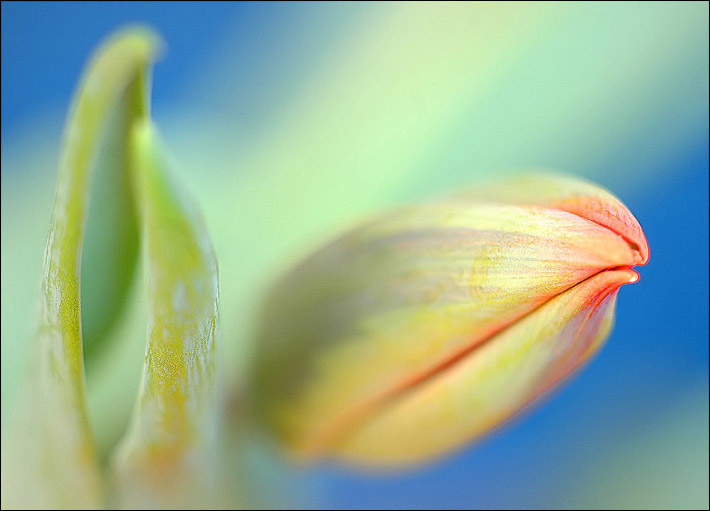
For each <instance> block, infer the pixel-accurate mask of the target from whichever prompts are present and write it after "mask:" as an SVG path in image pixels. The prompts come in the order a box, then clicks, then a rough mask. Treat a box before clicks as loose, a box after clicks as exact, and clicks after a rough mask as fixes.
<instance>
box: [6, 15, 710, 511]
mask: <svg viewBox="0 0 710 511" xmlns="http://www.w3.org/2000/svg"><path fill="white" fill-rule="evenodd" d="M127 22H142V23H146V24H149V25H151V26H152V27H154V28H155V29H157V30H158V31H159V32H160V33H161V34H162V35H163V37H164V38H165V40H166V43H167V47H168V51H167V53H166V55H165V58H164V59H163V60H162V61H161V62H159V63H158V65H157V67H156V69H155V73H154V93H153V101H154V116H155V118H156V120H157V123H158V125H159V126H160V127H161V128H162V131H163V135H164V138H165V139H166V141H167V144H168V145H169V146H170V147H171V148H172V152H173V155H174V159H175V166H176V168H177V172H178V173H179V174H180V178H181V179H182V180H183V181H184V182H185V183H187V185H188V188H189V189H190V190H191V191H192V193H193V194H194V195H195V197H196V199H197V202H198V203H199V205H200V207H201V209H202V211H203V213H204V215H205V219H206V222H207V226H208V229H209V231H210V234H211V236H212V238H213V241H214V244H215V247H216V251H217V255H218V258H219V265H220V285H221V307H222V308H221V314H222V344H223V350H222V357H223V362H224V363H223V369H224V376H225V378H226V382H227V385H228V387H229V388H231V389H234V388H238V387H239V385H240V384H241V383H242V382H243V379H244V375H245V364H246V363H247V361H248V357H249V353H250V350H251V346H250V344H249V342H250V338H251V333H252V331H253V327H254V320H255V314H256V311H257V309H258V305H259V301H260V299H261V297H262V295H263V292H264V290H265V289H266V287H267V286H268V285H269V284H270V283H271V282H272V281H273V279H275V278H276V277H277V276H278V274H279V273H280V272H281V271H283V270H284V269H285V268H287V267H288V266H289V265H290V264H292V263H293V262H294V261H296V260H297V259H298V258H299V257H300V256H301V255H302V254H304V253H306V252H307V251H308V250H310V249H311V248H312V247H313V246H315V245H316V244H317V243H319V242H321V241H323V240H324V239H327V238H328V237H329V236H332V235H333V234H334V233H336V232H338V231H340V230H342V229H344V228H346V227H347V226H349V225H352V224H353V223H355V222H357V221H360V220H361V219H363V218H365V217H366V216H368V215H370V214H373V213H375V212H377V211H380V210H382V209H384V208H387V207H391V206H392V205H395V204H399V203H403V202H408V201H412V200H417V199H422V198H426V197H431V196H433V195H436V194H441V193H445V192H448V191H451V190H456V189H457V188H461V187H466V186H471V184H472V183H475V182H476V180H478V179H481V178H491V177H495V176H498V175H503V174H505V173H507V172H509V171H511V170H515V169H520V168H530V167H541V168H553V169H559V170H563V171H565V172H568V173H573V174H577V175H580V176H584V177H587V178H589V179H592V180H593V181H596V182H598V183H600V184H602V185H603V186H605V187H607V188H609V189H610V190H611V191H613V192H614V193H615V194H616V195H618V196H619V197H620V198H621V199H622V201H623V202H624V203H625V204H626V205H627V206H628V207H629V209H630V210H631V211H632V212H633V213H634V214H635V215H636V216H637V218H638V219H639V221H640V222H641V224H642V226H643V227H644V230H645V232H646V235H647V237H648V240H649V244H650V247H651V261H650V263H649V265H648V266H647V267H644V268H642V269H641V270H640V273H641V281H640V282H639V283H638V284H634V285H633V286H626V287H625V288H624V289H623V290H622V291H621V293H620V295H621V296H620V298H619V305H618V316H617V325H616V328H615V330H614V332H613V334H612V336H611V338H610V339H609V342H608V345H607V346H606V347H605V348H604V349H603V350H602V352H601V354H600V355H599V356H598V357H597V358H596V359H595V360H594V361H593V362H592V363H591V364H590V365H589V367H588V368H587V369H586V370H585V371H583V372H582V373H581V374H580V375H579V376H577V377H576V378H575V379H574V380H573V381H572V383H571V384H569V385H567V386H566V387H565V388H564V389H562V390H561V391H560V392H558V393H557V395H556V396H554V397H553V398H552V399H549V400H548V401H547V402H545V403H544V404H543V405H542V406H540V407H538V408H537V409H536V410H535V411H533V412H532V413H530V414H527V415H525V416H524V417H522V418H520V419H518V420H516V421H515V422H514V423H512V424H509V425H507V426H505V427H504V428H502V429H501V430H500V431H498V432H496V433H494V434H493V435H491V436H490V437H489V438H487V439H485V440H483V441H481V442H479V443H478V444H477V445H475V446H471V447H470V448H468V449H466V450H464V451H462V452H460V453H458V454H457V455H456V456H454V457H451V458H449V459H446V460H444V461H441V462H439V463H436V464H435V465H433V466H427V467H424V468H421V469H417V470H414V471H410V472H407V473H404V474H397V475H387V476H385V475H372V474H365V473H356V472H351V471H348V470H345V469H343V468H340V467H335V466H329V465H326V466H318V467H312V468H309V469H307V470H298V471H296V470H292V471H285V470H281V469H279V472H278V476H277V475H273V474H268V473H269V472H270V471H274V470H276V469H275V468H274V467H273V462H266V461H265V462H263V463H261V462H260V461H258V460H256V461H255V463H256V465H257V466H261V467H262V470H263V471H264V472H265V473H267V476H266V477H265V479H266V480H269V481H271V486H274V485H276V486H278V487H280V488H281V490H278V489H275V488H273V487H269V488H267V490H268V491H270V492H279V491H281V492H282V493H284V495H291V493H289V492H293V493H292V494H293V500H290V497H287V496H286V497H284V505H289V504H290V505H294V506H298V505H303V503H306V504H307V505H310V506H316V507H324V508H327V507H339V508H342V507H345V508H363V507H365V508H368V507H372V508H377V507H393V508H427V507H440V508H470V507H478V508H515V507H525V508H560V507H612V508H613V507H635V508H668V507H678V508H683V507H685V508H705V509H707V507H708V87H709V79H708V4H707V3H706V2H649V3H645V2H634V3H594V2H590V3H578V2H570V3H547V2H529V3H528V2H526V3H516V2H510V3H495V2H490V3H489V2H476V3H446V2H438V3H426V2H422V3H409V4H407V3H249V2H245V3H222V2H216V3H211V2H201V3H168V2H155V3H153V2H144V3H113V2H106V3H93V2H81V3H79V2H77V3H69V2H66V3H65V2H55V3H43V2H37V3H35V2H22V3H19V2H3V3H2V60H1V65H2V105H1V108H0V112H1V114H2V122H1V126H2V175H1V178H2V187H1V189H2V279H1V291H2V294H1V298H2V318H1V319H2V321H1V328H2V343H1V345H2V422H3V425H4V424H5V421H6V418H7V416H8V410H10V409H11V407H12V404H13V396H14V394H15V391H16V389H17V386H18V384H19V381H20V379H19V377H20V375H21V374H22V372H23V367H24V366H25V364H26V363H27V353H28V350H27V346H28V342H29V338H30V334H31V332H32V326H33V318H34V314H35V310H34V307H35V305H34V303H35V302H34V299H35V296H36V292H37V289H38V284H39V276H40V268H41V264H42V255H43V250H44V244H45V241H46V233H47V228H48V223H49V217H50V211H51V206H52V197H53V188H54V182H55V179H56V175H57V174H56V169H57V154H58V147H59V142H60V137H61V127H62V123H63V119H64V116H65V113H66V109H67V106H68V104H69V101H70V98H71V94H72V92H73V90H74V87H75V85H76V81H77V79H78V77H79V74H80V72H81V69H82V68H83V66H84V64H85V63H86V60H87V58H88V57H89V56H90V54H91V52H92V50H93V49H94V48H95V47H96V45H97V44H98V43H99V42H100V41H101V40H102V39H103V38H104V37H105V36H106V35H107V34H108V33H110V32H111V31H112V30H114V29H116V28H118V27H120V26H122V25H123V24H125V23H127ZM90 242H91V240H89V241H87V243H90ZM94 242H95V243H100V242H101V241H100V240H98V241H94ZM140 282H141V281H140V279H136V280H135V283H136V284H140ZM132 293H133V299H132V301H131V304H130V306H129V307H128V309H127V310H126V311H125V314H124V315H123V316H122V318H121V321H120V322H119V323H118V324H117V325H116V328H115V329H114V331H113V332H112V334H111V337H112V338H111V339H109V342H108V343H107V346H106V349H105V350H104V351H103V352H102V353H101V354H100V356H97V357H96V358H95V359H92V360H91V361H90V364H89V366H88V368H87V370H88V380H89V393H90V396H89V399H90V406H91V413H92V419H93V423H94V426H95V429H96V431H97V436H98V438H99V444H100V446H101V447H102V449H103V450H104V451H107V450H108V449H109V448H110V446H111V445H113V444H114V443H115V441H116V439H117V438H118V437H119V435H120V434H121V433H122V431H123V430H124V428H125V423H126V421H127V418H128V416H129V414H130V411H131V407H132V405H133V402H134V399H135V393H136V391H137V388H138V383H139V380H140V374H141V368H142V362H143V345H144V344H143V343H144V329H145V322H144V321H145V318H144V316H143V313H142V304H143V303H144V297H143V289H142V287H141V285H135V286H134V289H133V291H132ZM260 463H261V464H260ZM272 476H273V477H272ZM235 477H239V475H238V474H235ZM269 477H271V479H269ZM267 486H269V484H267ZM304 499H306V500H304Z"/></svg>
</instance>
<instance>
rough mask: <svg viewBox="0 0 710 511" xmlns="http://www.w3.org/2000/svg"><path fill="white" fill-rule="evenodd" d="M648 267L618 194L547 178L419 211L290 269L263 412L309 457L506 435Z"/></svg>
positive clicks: (420, 452) (264, 374)
mask: <svg viewBox="0 0 710 511" xmlns="http://www.w3.org/2000/svg"><path fill="white" fill-rule="evenodd" d="M647 261H648V245H647V243H646V240H645V237H644V235H643V232H642V230H641V227H640V226H639V224H638V222H637V221H636V219H635V218H634V217H633V216H632V215H631V213H630V212H629V211H628V210H627V209H626V208H625V207H624V206H623V204H621V202H620V201H619V200H618V199H616V198H615V197H614V196H612V195H611V194H610V193H608V192H606V191H605V190H602V189H601V188H599V187H597V186H595V185H592V184H589V183H586V182H583V181H580V180H578V179H574V178H569V177H564V176H558V175H549V174H535V175H529V176H523V177H520V178H517V179H514V180H512V181H508V182H505V183H502V184H500V185H497V186H493V187H488V188H481V189H479V190H477V191H474V192H470V193H467V194H464V195H462V196H458V197H454V198H448V199H445V200H441V201H438V202H432V203H426V204H419V205H414V206H409V207H404V208H401V209H399V210H396V211H394V212H391V213H389V214H386V215H384V216H382V217H380V218H378V219H376V220H374V221H371V222H369V223H367V224H365V225H362V226H360V227H359V228H356V229H354V230H352V231H350V232H348V233H346V234H344V235H343V236H341V237H340V238H338V239H336V240H335V241H333V242H332V243H330V244H328V245H326V246H325V247H323V248H322V249H320V250H318V251H316V252H315V253H314V254H312V255H311V256H310V257H308V258H307V259H306V260H305V261H303V262H302V263H300V264H299V265H298V266H296V267H295V268H294V269H293V270H292V271H291V272H290V273H288V274H287V275H285V276H284V277H283V278H282V279H281V280H280V281H279V282H278V283H277V285H276V286H275V287H274V289H273V291H272V292H271V294H270V295H269V297H268V299H267V302H266V304H265V307H264V310H263V316H262V320H261V323H260V330H259V337H258V345H257V351H256V364H255V375H254V376H255V377H254V406H255V408H256V411H257V413H258V415H259V416H260V417H261V418H262V419H263V420H264V421H265V422H266V423H267V424H268V425H270V426H271V427H272V429H273V430H274V431H275V432H276V433H277V435H278V436H279V437H280V438H281V439H282V440H283V441H284V443H285V444H286V445H287V447H288V448H289V451H290V452H291V453H292V454H293V455H294V457H296V458H297V459H314V458H321V457H330V458H336V459H340V460H343V461H347V462H351V463H355V464H358V465H380V466H391V465H401V464H411V463H416V462H422V461H426V460H430V459H432V458H434V457H436V456H440V455H442V454H445V453H447V452H450V451H452V450H454V449H456V448H457V447H460V446H461V445H463V444H465V443H466V442H469V441H471V440H473V439H475V438H477V437H479V436H480V435H482V434H484V433H486V432H487V431H490V430H491V429H492V428H493V427H495V426H496V425H498V424H500V423H501V422H502V421H504V420H505V419H507V418H509V417H510V416H512V415H513V414H515V413H517V412H518V411H519V410H521V409H522V408H524V407H526V406H527V405H529V404H530V403H531V402H533V401H535V400H537V399H538V398H539V397H540V396H541V395H543V394H544V393H545V392H546V391H548V390H549V389H550V388H552V387H553V386H555V385H556V384H557V383H559V382H560V381H561V380H562V379H563V378H565V377H566V376H568V375H569V374H570V373H571V372H573V371H574V370H575V369H576V368H578V367H579V366H580V365H581V364H582V363H583V362H584V361H585V360H586V359H588V357H589V356H590V355H591V354H593V353H594V352H595V351H596V350H597V349H598V348H599V346H600V345H601V343H602V342H603V341H604V339H605V338H606V337H607V335H608V333H609V331H610V327H611V323H612V319H613V312H614V304H615V300H616V294H617V291H618V288H619V287H620V286H621V285H622V284H626V283H629V282H635V281H636V280H637V279H638V276H637V274H636V273H635V272H634V271H633V270H631V269H630V267H631V266H634V265H637V264H645V263H646V262H647Z"/></svg>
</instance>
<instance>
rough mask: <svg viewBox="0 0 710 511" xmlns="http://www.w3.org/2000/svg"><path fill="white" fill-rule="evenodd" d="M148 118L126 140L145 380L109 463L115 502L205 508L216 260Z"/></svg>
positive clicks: (210, 460)
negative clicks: (142, 291) (135, 210)
mask: <svg viewBox="0 0 710 511" xmlns="http://www.w3.org/2000/svg"><path fill="white" fill-rule="evenodd" d="M156 137H157V135H156V132H155V129H154V127H153V126H152V125H151V124H150V123H149V122H147V121H146V122H142V123H138V124H137V125H136V126H135V129H134V133H133V138H132V142H133V145H132V149H133V150H132V156H133V157H134V158H135V159H134V162H135V166H134V170H135V174H134V179H135V183H136V190H137V197H138V202H139V205H140V211H141V222H142V230H143V239H144V246H145V266H146V273H147V284H148V301H149V306H148V328H147V346H146V359H145V366H144V373H143V374H144V376H143V382H142V386H141V390H140V395H139V398H138V403H137V407H136V410H135V415H134V417H133V422H132V424H131V427H130V429H129V432H128V434H127V436H126V438H125V439H124V441H123V443H122V445H121V446H120V447H119V451H118V455H117V458H116V462H115V469H116V475H117V482H118V489H119V498H120V500H121V505H124V506H127V507H134V506H144V505H149V506H160V507H165V506H168V507H173V506H175V507H180V506H205V505H207V503H208V502H209V500H208V499H210V498H212V497H213V496H214V494H215V493H214V488H213V487H212V486H211V485H212V484H213V483H214V481H215V480H216V475H217V474H215V473H214V472H213V470H214V468H215V466H216V451H215V444H214V441H215V439H216V435H217V424H218V406H217V400H216V392H215V391H216V387H215V385H216V382H215V342H216V341H215V337H216V329H217V307H218V279H217V261H216V258H215V254H214V250H213V248H212V244H211V242H210V240H209V237H208V235H207V232H206V229H205V227H204V224H203V222H202V219H201V217H200V215H199V213H198V211H197V209H196V208H195V206H194V204H193V203H192V202H191V201H190V200H189V198H188V197H187V196H185V195H184V193H183V192H182V191H181V190H180V189H179V188H178V187H177V186H176V185H175V184H174V183H173V182H172V181H171V180H170V178H169V174H168V173H167V171H166V168H167V162H166V159H165V157H164V156H163V154H162V149H161V146H160V144H159V143H158V141H157V138H156Z"/></svg>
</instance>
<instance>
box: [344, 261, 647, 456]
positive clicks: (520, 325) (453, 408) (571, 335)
mask: <svg viewBox="0 0 710 511" xmlns="http://www.w3.org/2000/svg"><path fill="white" fill-rule="evenodd" d="M637 278H638V276H637V275H636V273H635V272H634V271H633V270H630V269H623V270H609V271H605V272H601V273H599V274H597V275H595V276H593V277H591V278H589V279H587V280H585V281H583V282H581V283H580V284H578V285H576V286H574V287H573V288H571V289H569V290H568V291H565V292H564V293H562V294H561V295H558V296H556V297H555V298H553V299H552V300H550V301H549V302H547V303H545V304H544V305H543V306H542V307H540V308H539V309H537V310H535V311H534V312H532V313H530V314H528V315H527V316H525V317H524V318H522V319H521V320H520V321H518V322H516V323H514V324H513V325H511V326H510V327H508V328H507V329H505V330H503V331H501V332H499V333H498V334H496V335H495V336H493V337H492V338H490V339H488V340H487V341H486V342H484V343H481V344H479V345H478V346H477V347H476V348H475V350H474V351H472V352H470V353H467V354H466V355H465V356H463V357H461V358H460V359H457V360H455V361H453V362H451V363H449V364H448V365H446V366H445V367H440V368H436V369H435V370H434V371H433V374H431V375H428V377H427V378H426V379H424V380H421V381H419V382H417V383H416V384H414V385H412V386H410V387H409V388H408V389H407V390H406V392H405V393H402V394H401V395H398V396H397V397H395V398H394V399H393V400H392V402H390V403H388V404H387V405H383V406H381V407H380V409H379V412H378V413H376V414H374V415H373V417H372V418H371V419H370V420H369V421H365V422H363V424H362V427H360V428H358V429H355V430H354V432H353V434H352V435H351V436H349V437H348V438H346V439H345V440H344V441H343V442H342V443H341V444H340V445H337V446H335V447H334V453H335V455H337V456H338V457H342V458H343V459H346V460H349V461H351V462H354V463H359V464H366V465H373V464H382V465H385V466H389V465H393V464H405V463H412V462H418V461H422V460H426V459H429V458H431V457H432V456H437V455H441V454H444V453H447V452H449V451H451V450H452V449H455V448H456V447H459V446H461V445H462V444H464V443H466V442H468V441H470V440H471V439H474V438H476V437H478V436H480V435H481V434H483V433H485V432H487V431H489V430H490V429H491V428H493V427H495V426H496V425H498V424H499V423H500V422H502V421H503V420H505V419H507V418H509V417H510V416H512V415H514V414H515V413H517V412H518V411H520V410H521V409H523V408H524V407H526V406H528V405H529V404H530V403H532V402H533V401H535V400H536V399H537V398H538V397H540V396H541V395H542V394H543V393H544V392H545V391H546V390H548V389H549V388H550V387H552V386H553V385H555V384H556V383H557V382H558V381H560V380H561V379H562V378H564V377H565V376H567V375H568V374H569V373H570V372H571V371H572V370H574V369H575V368H577V367H578V366H579V365H580V364H581V363H582V362H584V361H585V360H586V359H587V358H588V357H589V355H590V354H592V353H593V352H594V351H595V350H596V349H597V348H598V347H599V345H600V343H601V342H603V340H604V339H605V338H606V336H607V335H608V333H609V329H610V328H611V325H612V320H613V312H614V305H615V302H616V295H617V291H618V289H619V286H621V285H623V284H626V283H629V282H635V281H636V279H637Z"/></svg>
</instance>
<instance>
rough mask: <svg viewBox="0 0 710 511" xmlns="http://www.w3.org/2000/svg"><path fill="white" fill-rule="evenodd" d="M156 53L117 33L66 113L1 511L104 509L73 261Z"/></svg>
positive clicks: (154, 43) (77, 262)
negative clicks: (119, 125)
mask: <svg viewBox="0 0 710 511" xmlns="http://www.w3.org/2000/svg"><path fill="white" fill-rule="evenodd" d="M157 48H158V40H157V38H156V36H155V35H154V34H152V33H151V32H149V31H147V30H145V29H138V28H131V29H128V30H125V31H122V32H120V33H118V34H117V35H116V36H115V37H113V38H112V39H111V40H109V41H108V42H107V43H106V44H105V45H104V46H103V47H101V48H100V49H99V50H98V52H97V53H96V55H95V56H94V58H93V59H92V61H91V64H90V65H89V66H88V69H87V71H86V72H85V74H84V76H83V78H82V81H81V85H80V86H79V88H78V92H77V94H76V96H75V98H74V101H73V104H72V107H71V109H70V112H69V116H68V119H67V122H66V126H65V131H64V135H63V144H62V149H61V154H60V163H59V179H58V183H57V189H56V196H55V202H54V210H53V213H52V219H51V223H50V229H49V235H48V239H47V246H46V251H45V259H44V270H43V275H42V283H41V292H40V301H39V325H38V330H37V335H36V339H35V346H34V350H35V352H34V356H33V359H32V360H31V367H30V377H29V379H28V382H27V384H26V386H25V388H24V389H23V392H24V395H23V396H22V397H21V401H20V403H21V404H20V410H19V412H18V414H17V417H16V419H15V420H16V422H15V423H14V424H13V425H12V432H13V433H12V437H11V439H10V440H9V441H8V442H3V446H4V449H3V467H4V470H3V494H2V495H3V507H5V506H11V507H15V506H19V507H81V508H84V507H98V506H100V505H101V503H102V501H103V488H102V486H103V485H102V480H101V474H100V469H99V464H98V460H97V455H96V449H95V446H94V440H93V436H92V433H91V427H90V424H89V420H88V413H87V406H86V383H85V377H84V359H83V349H82V348H83V343H82V323H81V302H80V298H81V292H80V290H81V261H82V246H83V240H84V234H85V226H86V223H87V212H88V195H89V187H90V182H91V178H92V170H93V169H94V168H95V165H94V163H95V161H96V159H97V156H98V153H99V151H100V146H101V140H102V136H103V133H104V131H105V127H106V125H107V122H108V120H109V118H110V117H111V115H112V113H113V112H114V111H115V109H116V108H117V107H118V105H120V104H121V103H122V101H124V100H125V101H126V102H127V103H125V107H124V108H125V115H126V116H127V117H126V122H125V123H124V126H126V127H127V126H129V125H130V124H132V121H131V118H136V117H140V116H143V115H145V114H146V112H147V110H146V108H145V107H144V106H143V105H144V103H145V99H144V97H143V93H142V90H143V81H144V75H143V70H144V69H145V67H146V65H147V64H148V63H149V62H150V61H151V60H152V59H153V57H154V55H155V53H156V51H157ZM124 136H126V135H125V133H124ZM5 446H7V447H6V448H5Z"/></svg>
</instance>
